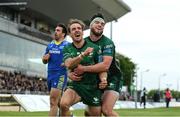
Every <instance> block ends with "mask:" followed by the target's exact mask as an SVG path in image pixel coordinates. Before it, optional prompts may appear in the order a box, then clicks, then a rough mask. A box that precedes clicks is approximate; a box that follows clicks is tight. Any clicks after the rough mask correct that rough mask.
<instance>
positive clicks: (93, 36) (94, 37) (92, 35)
mask: <svg viewBox="0 0 180 117" xmlns="http://www.w3.org/2000/svg"><path fill="white" fill-rule="evenodd" d="M101 37H102V35H100V36H96V35H94V34H90V39H91V41H94V42H96V41H98V40H99V39H100V38H101Z"/></svg>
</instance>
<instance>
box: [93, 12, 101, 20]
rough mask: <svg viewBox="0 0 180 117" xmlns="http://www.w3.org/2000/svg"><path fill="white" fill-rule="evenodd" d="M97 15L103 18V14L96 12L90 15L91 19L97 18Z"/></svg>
mask: <svg viewBox="0 0 180 117" xmlns="http://www.w3.org/2000/svg"><path fill="white" fill-rule="evenodd" d="M97 17H100V18H102V19H103V20H104V16H103V14H101V13H96V14H94V15H93V16H92V18H91V21H92V20H93V19H95V18H97Z"/></svg>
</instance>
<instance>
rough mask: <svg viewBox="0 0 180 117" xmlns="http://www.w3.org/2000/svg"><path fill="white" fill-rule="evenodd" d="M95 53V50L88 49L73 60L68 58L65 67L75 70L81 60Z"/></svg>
mask: <svg viewBox="0 0 180 117" xmlns="http://www.w3.org/2000/svg"><path fill="white" fill-rule="evenodd" d="M92 51H93V48H90V47H88V48H87V49H86V50H85V51H84V52H82V53H81V54H80V55H79V56H77V57H73V58H67V59H66V60H65V62H64V64H65V66H66V67H67V68H68V69H74V68H75V67H77V65H78V64H79V63H80V62H81V60H82V59H83V58H84V57H85V56H88V55H89V54H90V53H91V52H92Z"/></svg>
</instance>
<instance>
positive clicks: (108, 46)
mask: <svg viewBox="0 0 180 117" xmlns="http://www.w3.org/2000/svg"><path fill="white" fill-rule="evenodd" d="M112 47H113V45H112V44H110V45H106V46H104V49H106V48H112Z"/></svg>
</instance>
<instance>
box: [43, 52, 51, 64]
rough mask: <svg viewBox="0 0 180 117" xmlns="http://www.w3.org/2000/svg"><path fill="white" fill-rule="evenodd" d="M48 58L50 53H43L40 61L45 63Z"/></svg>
mask: <svg viewBox="0 0 180 117" xmlns="http://www.w3.org/2000/svg"><path fill="white" fill-rule="evenodd" d="M49 58H50V54H49V53H47V54H45V55H44V56H43V57H42V62H43V63H44V64H47V63H48V60H49Z"/></svg>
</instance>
